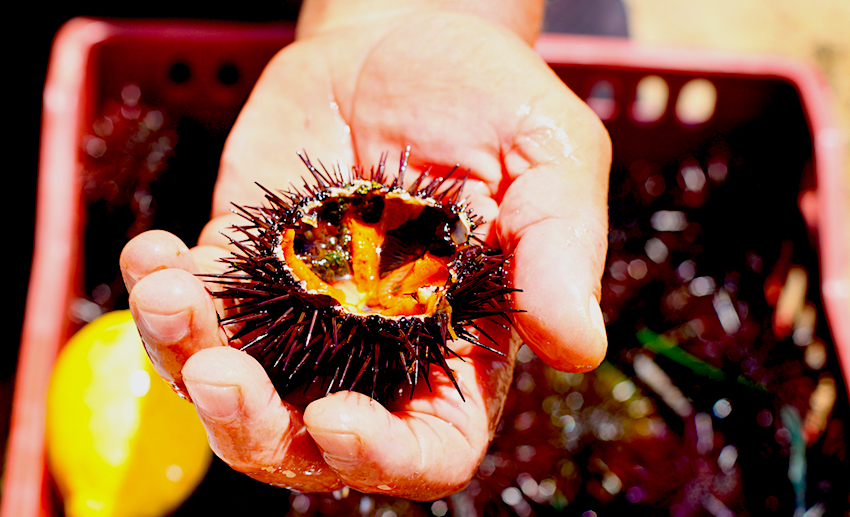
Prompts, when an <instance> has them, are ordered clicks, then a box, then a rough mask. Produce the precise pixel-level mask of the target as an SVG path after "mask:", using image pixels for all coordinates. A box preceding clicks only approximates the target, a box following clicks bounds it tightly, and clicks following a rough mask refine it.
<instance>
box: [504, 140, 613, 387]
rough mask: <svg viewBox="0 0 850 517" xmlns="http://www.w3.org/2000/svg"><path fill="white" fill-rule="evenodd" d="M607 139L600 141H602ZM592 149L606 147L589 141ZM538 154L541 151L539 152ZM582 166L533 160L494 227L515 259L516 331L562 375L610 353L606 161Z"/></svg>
mask: <svg viewBox="0 0 850 517" xmlns="http://www.w3.org/2000/svg"><path fill="white" fill-rule="evenodd" d="M601 138H602V137H600V139H601ZM587 145H588V146H589V147H593V146H596V145H598V146H599V147H601V148H603V151H604V146H605V144H604V143H601V144H597V143H595V142H593V141H592V139H591V142H590V143H588V144H587ZM536 149H539V147H538V148H536ZM585 154H586V156H588V157H589V158H588V159H586V160H583V161H580V162H579V163H578V164H576V163H575V162H572V161H571V160H570V158H569V157H568V158H567V159H566V160H561V161H558V160H550V161H548V162H546V161H542V160H534V159H532V160H529V162H530V163H532V164H533V165H532V166H531V167H530V168H528V169H527V170H525V171H524V172H523V173H522V174H520V175H519V176H518V177H517V178H516V179H515V180H514V181H513V183H512V184H511V186H510V187H509V188H508V189H507V191H506V193H505V196H504V198H503V200H502V204H501V207H500V215H499V219H498V221H497V225H496V226H497V227H498V233H499V240H500V242H501V243H502V246H503V248H504V249H505V250H506V251H508V252H509V253H511V254H513V259H512V260H513V268H512V277H511V281H512V283H513V285H514V286H515V287H517V288H519V289H521V290H522V291H521V292H517V293H515V295H514V302H515V306H516V308H517V309H520V310H523V311H525V312H521V313H518V314H516V315H515V322H516V326H517V329H518V330H519V332H520V333H521V334H522V336H523V338H524V339H525V340H526V342H527V343H528V344H529V346H531V347H532V349H533V350H534V351H535V352H536V353H537V354H538V355H540V356H541V358H542V359H543V360H544V361H546V363H547V364H549V365H550V366H553V367H554V368H557V369H559V370H563V371H586V370H590V369H593V368H595V367H596V366H598V365H599V363H600V362H601V361H602V359H603V358H604V356H605V352H606V349H607V337H606V333H605V323H604V320H603V318H602V311H601V310H600V308H599V297H600V280H601V276H602V271H603V268H604V264H605V253H606V249H607V215H606V210H607V204H606V193H607V167H608V162H607V159H608V158H607V157H608V156H610V155H609V154H606V153H605V152H598V153H595V152H593V151H592V150H591V151H588V152H586V153H585Z"/></svg>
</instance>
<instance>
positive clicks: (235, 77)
mask: <svg viewBox="0 0 850 517" xmlns="http://www.w3.org/2000/svg"><path fill="white" fill-rule="evenodd" d="M218 80H219V81H221V83H222V84H224V85H226V86H233V85H234V84H236V83H237V82H239V70H238V69H237V68H236V66H234V65H231V64H229V63H228V64H226V65H222V66H221V68H219V69H218Z"/></svg>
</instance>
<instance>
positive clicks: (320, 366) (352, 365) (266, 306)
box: [207, 148, 516, 402]
mask: <svg viewBox="0 0 850 517" xmlns="http://www.w3.org/2000/svg"><path fill="white" fill-rule="evenodd" d="M409 153H410V149H409V148H407V149H406V150H405V152H404V153H402V156H401V159H400V163H399V170H398V174H397V175H396V176H395V177H394V178H390V177H389V176H388V175H387V172H386V155H384V156H382V157H381V161H380V163H379V165H378V167H377V169H375V168H372V169H371V170H370V171H369V172H368V173H366V172H364V169H362V168H361V167H353V168H352V169H350V170H349V171H347V172H346V173H343V172H342V170H341V169H340V168H339V167H333V168H332V169H331V170H328V169H327V168H325V167H324V166H323V165H322V164H321V163H319V165H320V166H321V168H322V169H321V170H319V169H317V168H316V167H315V166H313V164H312V163H311V162H310V160H309V159H308V158H307V156H306V155H299V156H300V157H301V159H302V161H303V162H304V164H305V165H306V166H307V169H308V170H309V171H310V173H311V174H312V176H313V178H314V180H315V183H310V182H308V181H306V180H304V184H303V186H302V187H301V188H300V189H297V188H295V187H291V188H290V189H289V190H288V191H281V192H279V193H274V192H271V191H269V190H267V189H265V188H264V187H262V186H260V188H262V189H263V190H264V192H265V198H266V202H267V204H266V205H265V206H261V207H241V206H235V209H234V211H235V212H236V213H238V214H240V215H241V216H242V217H244V218H245V219H246V221H247V224H245V225H243V226H234V227H233V230H235V232H236V233H237V236H236V237H235V238H231V237H229V238H230V240H231V243H232V244H233V246H234V247H235V248H236V249H237V250H238V251H235V252H234V253H232V254H231V256H230V257H228V258H226V259H225V260H224V261H225V262H226V263H227V264H228V265H229V268H228V270H227V271H226V272H224V273H222V274H218V275H208V276H207V281H208V282H213V283H217V284H219V286H218V288H217V289H215V290H213V295H214V296H215V297H217V298H222V299H225V300H227V301H228V303H230V306H229V308H228V313H227V316H226V317H224V318H223V319H222V320H221V324H222V325H223V326H224V327H226V328H228V329H231V331H232V335H231V337H230V340H231V344H232V345H233V346H237V347H239V348H240V349H241V350H244V351H246V352H248V353H249V354H251V355H252V356H254V357H255V358H256V359H257V360H258V361H259V362H260V363H261V364H262V365H263V366H264V368H265V369H266V371H267V372H268V374H269V377H270V378H271V379H272V381H273V382H274V384H275V387H276V388H277V390H278V392H279V393H281V394H282V395H283V394H286V393H288V392H291V391H292V390H294V389H296V388H303V389H305V390H306V389H307V388H309V387H310V386H311V385H313V384H314V383H320V384H321V386H322V387H323V388H324V391H325V393H330V392H333V391H338V390H356V391H359V392H361V393H365V394H367V395H370V396H371V397H372V398H373V399H375V400H378V401H379V402H384V401H386V400H388V399H390V398H392V396H393V394H394V393H393V390H396V389H397V388H399V387H400V386H401V385H403V383H405V382H406V383H407V384H408V385H409V386H410V387H411V388H413V387H415V386H416V384H417V382H418V380H419V379H420V378H422V379H424V380H425V381H426V383H427V382H428V373H429V371H430V368H431V366H432V365H437V366H439V367H440V368H442V369H443V370H444V371H445V373H446V375H447V376H448V377H449V379H451V381H452V383H454V386H455V387H456V388H457V390H458V392H460V393H461V397H463V393H462V392H461V390H460V387H459V386H458V384H457V382H456V380H455V377H454V375H453V373H452V370H451V369H450V368H449V366H448V364H447V362H446V358H447V357H450V356H452V355H455V354H454V352H453V351H452V349H451V348H450V347H449V341H450V340H452V339H457V338H461V339H465V340H467V341H469V342H471V343H474V344H475V345H477V346H480V347H483V348H486V349H488V350H491V351H492V352H494V353H497V354H501V352H499V351H498V350H496V349H494V348H492V347H490V346H488V345H485V344H484V343H482V339H487V340H488V341H490V342H492V343H493V344H494V345H498V344H497V343H495V342H494V341H493V340H492V339H491V338H490V337H489V336H488V335H487V334H486V333H485V332H484V331H483V330H482V329H481V327H480V320H482V319H501V320H502V321H501V322H499V325H501V326H502V327H505V328H507V325H510V318H509V317H508V316H509V314H510V313H512V312H514V310H513V309H510V308H507V307H506V302H505V296H506V295H507V294H509V293H511V292H514V291H516V289H513V288H512V287H508V286H506V285H505V267H506V263H507V260H508V258H507V257H505V256H504V255H502V254H501V253H500V252H498V251H496V250H493V249H490V248H489V247H488V246H486V245H485V244H484V243H483V242H482V241H481V240H480V239H478V238H477V237H475V236H474V235H473V231H474V230H475V228H476V227H477V226H478V225H479V224H481V222H482V221H481V218H480V217H477V216H475V215H474V214H473V212H472V210H471V209H470V208H469V206H468V205H467V204H466V201H465V200H464V199H462V197H461V196H462V192H463V187H464V184H465V182H466V177H463V178H452V176H453V175H454V174H455V173H456V172H457V171H458V167H455V168H454V169H452V170H451V171H449V172H448V173H446V174H444V175H439V176H434V177H431V176H430V175H429V171H428V170H426V171H425V172H423V173H421V174H420V175H419V176H418V177H417V178H415V180H414V181H413V182H411V183H410V185H408V186H404V179H405V178H404V173H405V170H406V168H407V163H408V157H409Z"/></svg>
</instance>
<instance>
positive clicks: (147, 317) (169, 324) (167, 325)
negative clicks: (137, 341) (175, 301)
mask: <svg viewBox="0 0 850 517" xmlns="http://www.w3.org/2000/svg"><path fill="white" fill-rule="evenodd" d="M190 319H191V318H190V313H189V311H188V310H185V311H180V312H178V313H177V314H156V313H152V312H147V311H143V310H140V311H137V312H136V314H135V320H136V325H138V327H139V331H140V332H141V333H142V335H144V336H146V337H148V338H150V339H152V340H154V341H156V342H157V343H163V344H171V343H176V342H178V341H180V340H181V339H183V337H184V336H185V335H186V334H188V333H189V324H190Z"/></svg>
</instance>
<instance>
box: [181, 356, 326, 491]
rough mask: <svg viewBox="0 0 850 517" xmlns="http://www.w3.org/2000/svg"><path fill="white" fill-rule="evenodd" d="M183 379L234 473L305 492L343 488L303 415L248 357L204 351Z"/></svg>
mask: <svg viewBox="0 0 850 517" xmlns="http://www.w3.org/2000/svg"><path fill="white" fill-rule="evenodd" d="M183 376H184V377H183V378H184V379H185V382H186V386H187V388H188V390H189V393H190V394H191V395H192V400H193V401H194V403H195V407H196V409H197V411H198V415H199V416H200V418H201V421H202V422H203V424H204V427H205V428H206V431H207V437H208V438H209V442H210V446H211V447H212V449H213V451H215V453H216V454H217V455H218V456H219V457H220V458H221V459H223V460H224V461H225V462H226V463H227V464H229V465H230V466H231V467H233V468H234V469H235V470H237V471H239V472H243V473H245V474H248V475H249V476H251V477H253V478H255V479H257V480H259V481H262V482H264V483H271V484H275V485H278V486H283V487H287V488H292V489H295V490H299V491H302V492H327V491H331V490H336V489H338V488H341V487H342V483H341V482H340V480H339V478H338V477H337V476H336V475H335V474H334V473H333V471H332V470H331V469H329V468H328V466H327V465H326V464H325V463H324V461H323V460H322V458H321V456H320V454H319V451H318V449H317V448H316V446H315V444H314V443H313V440H312V439H311V438H310V435H309V434H308V433H307V432H306V430H305V428H304V423H303V419H302V415H301V411H300V410H299V409H297V408H296V407H294V406H291V405H289V404H287V403H286V402H284V401H282V400H281V399H280V397H279V396H278V394H277V392H276V391H275V389H274V386H273V385H272V383H271V381H270V380H269V378H268V376H267V375H266V373H265V371H264V370H263V368H262V366H261V365H260V364H259V363H258V362H257V361H256V360H254V359H253V358H251V357H250V356H249V355H248V354H246V353H244V352H240V351H238V350H236V349H234V348H230V347H222V348H213V349H207V350H203V351H201V352H198V353H197V354H195V355H193V356H192V357H191V358H190V359H189V360H188V361H187V362H186V365H185V367H184V368H183Z"/></svg>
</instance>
